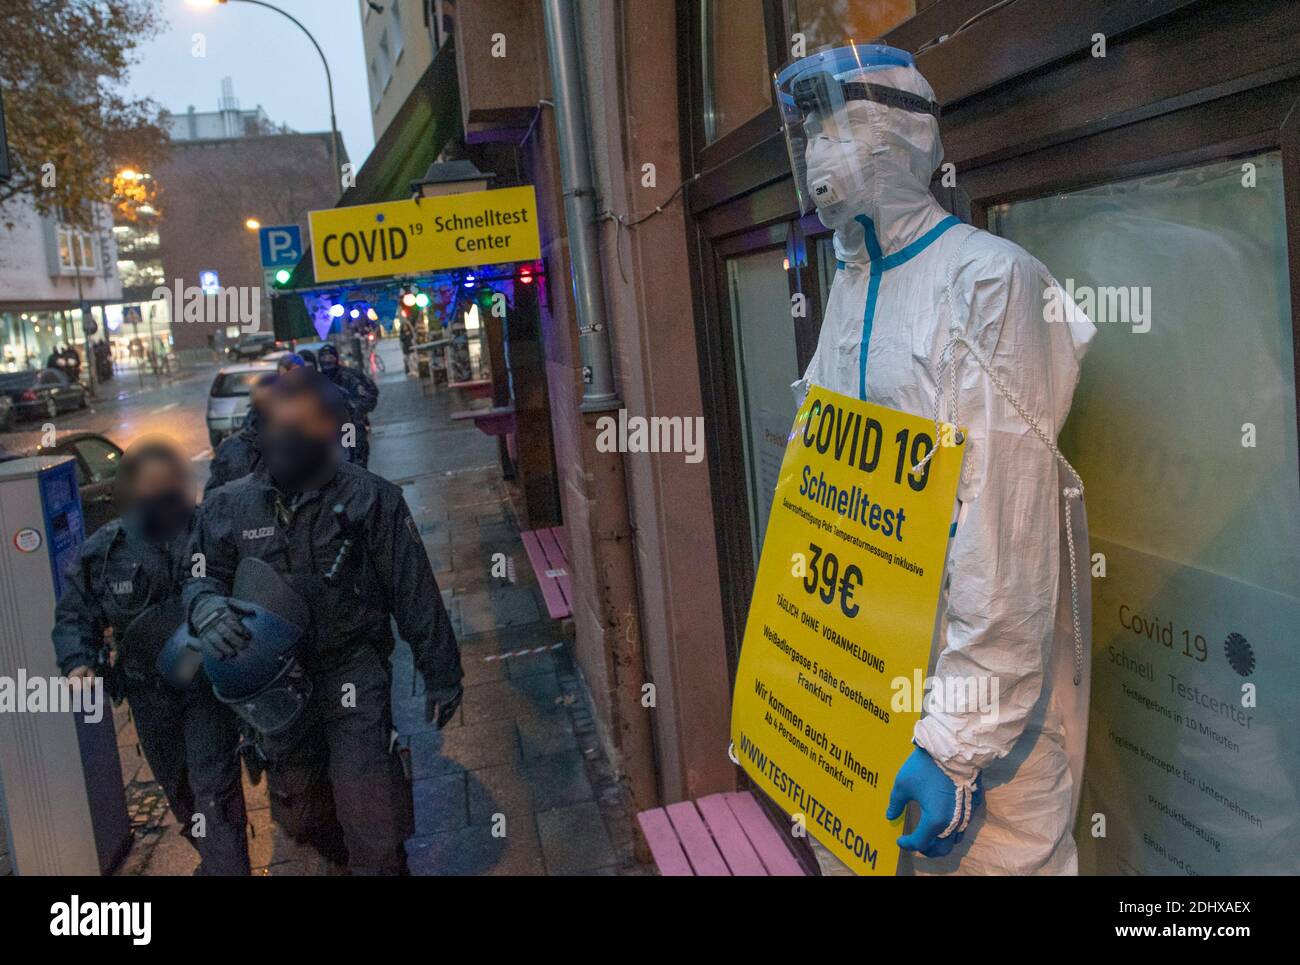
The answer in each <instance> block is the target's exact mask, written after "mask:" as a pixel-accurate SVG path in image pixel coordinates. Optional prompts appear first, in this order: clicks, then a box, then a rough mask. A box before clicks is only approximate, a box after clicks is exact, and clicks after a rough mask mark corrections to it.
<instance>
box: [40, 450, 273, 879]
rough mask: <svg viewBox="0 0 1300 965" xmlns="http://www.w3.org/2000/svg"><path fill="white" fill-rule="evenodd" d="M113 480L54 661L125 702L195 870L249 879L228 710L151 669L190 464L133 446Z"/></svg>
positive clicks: (164, 622)
mask: <svg viewBox="0 0 1300 965" xmlns="http://www.w3.org/2000/svg"><path fill="white" fill-rule="evenodd" d="M116 486H117V496H118V503H119V506H120V507H121V508H122V509H123V515H122V516H121V517H120V518H118V519H115V520H113V521H111V522H109V523H107V524H106V525H104V526H102V527H101V528H100V529H99V530H97V531H96V532H95V534H94V535H93V536H91V537H90V539H88V540H87V541H86V542H85V543H84V544H83V545H82V547H81V551H80V553H79V555H78V557H77V559H76V560H75V561H74V562H73V563H72V564H71V566H70V568H69V571H68V573H67V580H66V585H65V589H64V593H63V596H62V597H61V598H60V599H59V603H58V607H57V609H56V611H55V624H54V631H53V638H54V649H55V653H56V654H57V656H58V660H59V667H60V669H61V670H62V671H63V672H64V673H66V674H68V675H69V676H70V677H80V678H86V679H89V678H93V677H94V676H95V674H96V672H97V669H98V671H99V672H102V673H104V674H105V676H106V677H108V678H109V682H110V690H111V691H112V692H113V693H114V694H115V696H116V697H117V699H121V697H125V698H126V700H127V701H128V702H129V704H130V706H131V714H132V717H133V719H134V721H135V729H136V733H137V734H138V735H139V739H140V747H141V749H142V750H143V751H144V757H145V760H146V761H147V762H148V763H149V767H150V769H151V770H152V771H153V775H154V777H155V779H157V781H158V783H159V784H161V785H162V788H163V792H164V793H165V794H166V795H167V802H168V804H170V805H171V809H172V813H174V814H175V815H176V819H177V821H179V822H180V826H181V833H182V834H183V835H184V836H185V837H186V838H188V839H189V841H190V843H191V844H192V845H194V847H195V849H196V850H197V851H198V853H199V856H200V858H201V862H200V865H199V870H198V873H199V874H203V875H247V874H248V873H249V862H248V842H247V838H246V837H245V831H244V826H245V823H246V822H245V811H244V793H243V787H242V785H241V783H240V776H239V758H238V753H237V751H238V745H239V728H238V724H237V721H236V719H235V716H234V715H233V714H232V713H231V712H230V710H229V709H227V708H226V707H225V706H224V705H223V704H221V703H220V702H218V701H217V699H216V698H215V697H214V696H213V695H212V691H211V688H209V687H203V686H194V687H191V688H189V689H186V690H184V691H177V690H174V689H172V688H171V687H169V686H168V685H167V684H165V683H164V682H163V680H162V678H161V677H160V676H159V674H158V672H157V670H156V669H155V660H156V657H157V654H158V652H159V651H160V650H161V649H162V645H163V643H164V642H165V640H166V637H167V636H169V635H170V632H171V631H172V630H175V629H176V628H177V627H179V626H180V623H181V620H182V619H183V616H184V613H183V610H182V608H181V605H180V589H181V577H182V575H183V574H184V573H185V572H187V571H188V568H189V560H190V558H189V556H187V555H185V548H186V544H187V542H188V540H189V534H190V525H191V520H192V518H193V515H194V485H193V481H192V479H191V478H190V468H189V460H188V459H186V458H185V457H184V456H183V455H181V454H180V453H179V452H177V451H176V450H175V448H173V447H172V446H171V445H170V444H167V443H164V442H160V441H144V442H141V443H138V444H136V445H135V446H132V447H131V449H130V450H128V452H127V453H126V455H125V456H124V457H123V459H122V464H121V466H119V467H118V472H117V480H116ZM169 612H170V613H171V614H172V616H171V618H170V622H168V617H167V614H168V613H169ZM106 634H111V637H112V647H111V657H112V659H111V661H109V660H106V659H104V655H105V650H106V648H105V643H104V639H105V635H106Z"/></svg>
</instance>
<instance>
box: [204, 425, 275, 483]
mask: <svg viewBox="0 0 1300 965" xmlns="http://www.w3.org/2000/svg"><path fill="white" fill-rule="evenodd" d="M261 464H262V443H261V437H260V435H259V433H258V431H257V428H256V426H255V425H254V424H253V423H251V422H250V423H245V424H244V426H243V428H241V429H240V430H239V431H238V432H236V433H235V434H234V435H232V436H229V437H228V438H226V439H223V440H222V441H221V445H219V446H217V451H216V452H215V453H213V455H212V465H211V466H210V467H209V468H208V481H207V482H206V483H205V484H204V486H203V496H204V498H207V496H208V494H209V493H211V492H212V491H213V490H215V489H218V488H219V487H221V486H224V485H225V484H226V483H231V482H234V481H235V480H236V479H242V478H243V477H245V476H247V475H248V474H249V473H250V472H252V471H253V470H254V469H256V468H257V467H258V466H260V465H261Z"/></svg>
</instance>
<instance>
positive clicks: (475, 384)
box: [447, 379, 492, 399]
mask: <svg viewBox="0 0 1300 965" xmlns="http://www.w3.org/2000/svg"><path fill="white" fill-rule="evenodd" d="M447 388H449V389H459V390H460V391H461V392H462V393H463V394H464V395H465V398H467V399H486V398H487V397H488V396H490V395H491V394H492V380H491V379H470V380H468V381H466V382H448V383H447Z"/></svg>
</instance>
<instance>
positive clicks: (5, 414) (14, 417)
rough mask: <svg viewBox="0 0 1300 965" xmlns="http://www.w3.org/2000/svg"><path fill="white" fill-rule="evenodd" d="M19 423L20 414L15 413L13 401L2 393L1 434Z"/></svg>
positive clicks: (0, 404) (0, 411) (0, 409)
mask: <svg viewBox="0 0 1300 965" xmlns="http://www.w3.org/2000/svg"><path fill="white" fill-rule="evenodd" d="M17 421H18V413H17V412H15V411H14V403H13V400H12V399H11V398H9V396H7V395H5V394H4V393H0V432H8V431H9V430H10V429H12V428H13V427H14V423H15V422H17Z"/></svg>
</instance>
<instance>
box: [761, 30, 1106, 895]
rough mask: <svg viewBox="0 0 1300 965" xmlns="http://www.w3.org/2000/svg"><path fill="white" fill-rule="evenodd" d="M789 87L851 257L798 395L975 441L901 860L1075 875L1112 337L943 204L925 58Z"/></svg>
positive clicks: (799, 171) (783, 83) (961, 496)
mask: <svg viewBox="0 0 1300 965" xmlns="http://www.w3.org/2000/svg"><path fill="white" fill-rule="evenodd" d="M777 95H778V97H779V98H780V103H781V107H782V111H783V115H784V116H785V119H786V126H787V136H788V140H789V146H790V152H791V161H792V167H793V168H794V171H795V176H796V182H797V185H798V188H799V193H800V199H801V201H803V202H805V203H806V204H807V205H808V206H815V207H816V208H817V211H818V215H819V217H820V218H821V220H822V222H823V223H824V224H825V225H826V226H827V227H829V228H832V229H833V230H834V232H835V239H834V243H835V254H836V258H837V271H836V274H835V280H834V282H833V284H832V286H831V292H830V298H829V302H828V305H827V308H826V313H825V319H824V321H823V324H822V329H821V334H820V337H819V341H818V345H817V349H816V352H815V353H814V355H813V358H812V361H811V362H810V363H809V366H808V369H807V371H806V372H805V373H804V377H803V379H801V380H800V382H798V383H796V384H795V392H796V395H797V396H798V397H799V398H800V399H801V398H802V396H803V394H804V393H805V392H806V391H807V387H808V385H809V384H817V385H821V386H824V387H826V388H828V389H831V390H833V391H836V392H840V393H842V394H844V395H849V396H853V397H855V398H860V399H866V400H868V401H871V402H874V403H877V404H880V405H884V406H888V407H890V408H893V409H899V410H902V411H905V412H910V413H913V414H916V415H921V416H925V417H927V418H930V417H933V418H935V419H936V421H938V420H939V419H941V418H942V419H943V420H944V421H948V422H953V423H955V424H956V425H957V426H959V427H961V428H962V429H964V430H965V433H966V453H965V459H964V463H963V465H962V472H961V478H960V482H959V486H958V500H959V510H958V517H957V526H956V530H955V535H954V537H953V541H952V544H951V546H950V549H949V557H948V571H947V574H946V578H945V582H944V591H943V594H942V596H941V598H940V602H939V615H940V620H939V625H938V627H937V632H936V635H935V639H934V643H933V647H932V652H931V655H930V661H931V668H932V671H931V673H932V675H933V677H934V682H935V684H936V686H935V687H934V688H933V689H932V690H931V691H930V692H929V694H928V695H927V698H926V702H925V709H924V714H923V716H922V718H921V720H920V721H918V722H917V725H916V729H915V732H914V735H913V737H914V744H915V745H916V746H915V748H914V750H913V754H912V757H910V758H909V759H908V761H907V762H906V763H905V764H904V766H903V768H902V769H901V770H900V772H899V774H898V776H897V778H896V779H895V784H894V787H893V793H892V795H891V803H890V809H889V817H891V818H893V817H896V816H897V815H899V814H902V813H903V809H904V807H905V806H906V804H907V803H909V802H911V801H915V802H916V803H917V804H918V805H919V806H920V807H919V810H920V818H919V821H918V822H917V825H916V828H915V830H914V831H913V832H912V833H911V834H908V835H906V836H904V837H903V838H900V840H899V843H900V845H901V846H902V847H903V849H904V852H903V862H902V865H901V866H902V868H903V870H907V867H908V865H909V864H910V865H911V867H912V869H913V870H914V871H915V872H917V873H953V872H957V873H966V874H1073V873H1077V868H1078V863H1077V855H1076V852H1075V845H1074V840H1073V838H1072V837H1071V828H1072V825H1073V823H1074V814H1075V810H1076V808H1077V806H1078V792H1079V788H1080V780H1081V774H1082V765H1083V752H1084V744H1085V738H1086V734H1087V722H1088V689H1089V688H1088V683H1089V681H1088V654H1087V652H1086V651H1085V649H1084V648H1085V647H1086V646H1087V645H1088V640H1089V639H1090V626H1089V587H1088V583H1087V580H1088V549H1087V530H1086V521H1085V518H1084V513H1083V504H1082V499H1081V497H1082V484H1081V483H1080V482H1079V480H1078V477H1077V476H1076V475H1074V473H1073V470H1072V469H1070V468H1069V465H1068V463H1066V462H1065V460H1064V458H1063V457H1061V456H1060V454H1059V452H1058V451H1057V450H1056V448H1055V442H1056V438H1057V434H1058V432H1059V431H1060V429H1061V427H1062V425H1063V424H1064V422H1065V419H1066V416H1067V415H1068V413H1069V409H1070V401H1071V397H1072V395H1073V392H1074V388H1075V385H1076V383H1077V381H1078V376H1079V367H1080V363H1081V360H1082V358H1083V355H1084V352H1085V351H1086V348H1087V345H1088V342H1089V340H1090V339H1091V338H1092V336H1093V335H1094V334H1095V329H1094V328H1093V325H1092V323H1091V322H1090V321H1089V320H1088V319H1087V318H1086V317H1085V316H1084V315H1083V314H1082V313H1081V312H1079V311H1078V310H1077V308H1076V307H1075V306H1074V304H1073V302H1071V301H1070V299H1069V298H1068V297H1066V296H1065V294H1064V293H1063V291H1062V290H1061V289H1060V286H1059V285H1058V284H1057V283H1056V281H1055V280H1054V279H1053V278H1052V277H1051V275H1050V274H1049V273H1048V271H1047V269H1046V268H1045V267H1044V266H1043V265H1042V264H1041V263H1039V262H1038V261H1037V260H1036V259H1034V258H1033V257H1032V256H1031V255H1029V254H1028V253H1027V252H1025V251H1024V250H1023V249H1021V248H1019V247H1017V246H1016V245H1014V244H1012V243H1011V242H1009V241H1006V240H1004V239H1002V238H998V237H996V236H994V235H991V234H989V233H987V232H985V231H980V230H978V229H976V228H973V227H971V226H969V225H965V224H962V223H961V222H960V221H959V220H958V219H957V218H955V217H952V216H951V215H949V214H948V213H947V212H946V211H945V210H943V208H941V207H940V206H939V204H938V203H937V202H936V201H935V200H934V199H933V198H932V197H931V195H930V192H929V184H930V178H931V175H932V174H933V173H934V172H935V170H936V169H937V168H938V166H939V163H940V161H941V160H942V157H943V152H942V146H941V144H940V141H939V124H938V109H937V107H936V106H935V100H934V92H933V91H932V90H931V88H930V85H929V84H928V83H927V82H926V81H925V79H924V78H923V77H922V76H921V75H920V73H918V72H917V70H916V68H915V66H914V64H913V61H912V58H911V56H910V55H909V54H907V53H906V52H904V51H900V50H895V49H893V48H889V47H880V46H865V45H863V46H858V47H848V48H839V49H837V50H831V51H824V52H821V53H818V54H815V55H812V56H810V57H808V58H805V59H804V60H801V61H799V62H796V63H795V64H793V65H792V66H790V67H788V68H786V69H785V70H784V71H782V73H781V74H780V75H779V77H778V78H777ZM941 393H942V398H941V397H940V394H941ZM1031 423H1032V425H1031ZM1066 492H1068V493H1069V494H1070V495H1069V496H1068V497H1067V496H1066V495H1065V493H1066ZM1067 519H1068V523H1067ZM1067 526H1068V528H1069V532H1067ZM1071 536H1072V538H1071ZM1072 564H1073V566H1072ZM1072 573H1073V574H1074V579H1073V580H1072ZM989 677H992V678H993V680H992V681H989V680H988V678H989ZM954 679H955V680H956V681H961V682H962V683H963V684H965V685H967V686H968V685H969V684H970V682H972V681H976V682H978V683H979V684H988V683H992V684H993V685H995V686H996V688H997V690H996V693H997V700H998V703H997V705H996V707H997V709H996V713H993V714H990V713H988V712H987V710H985V709H980V708H955V707H946V706H944V705H943V701H942V700H941V695H942V694H943V693H945V692H951V691H949V690H948V688H947V687H945V686H943V684H944V682H945V681H949V680H954ZM963 692H968V691H963ZM981 791H982V793H981ZM981 798H982V801H981ZM913 852H915V855H913ZM819 860H821V861H822V864H823V867H827V865H828V864H829V863H831V862H834V859H833V858H830V856H829V853H827V852H823V851H820V850H819ZM834 863H835V864H838V862H834ZM828 873H833V871H828Z"/></svg>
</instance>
